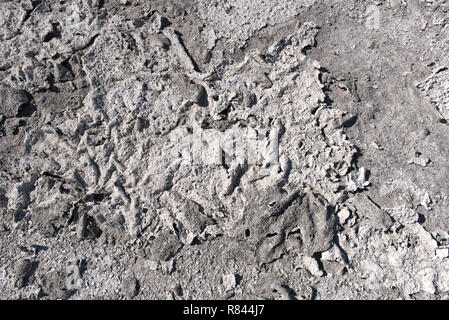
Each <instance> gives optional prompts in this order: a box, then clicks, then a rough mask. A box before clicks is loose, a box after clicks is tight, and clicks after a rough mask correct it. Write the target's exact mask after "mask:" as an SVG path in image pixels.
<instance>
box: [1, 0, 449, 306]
mask: <svg viewBox="0 0 449 320" xmlns="http://www.w3.org/2000/svg"><path fill="white" fill-rule="evenodd" d="M122 2H123V1H94V0H85V1H68V2H60V1H17V2H16V1H14V2H12V1H3V2H0V8H1V13H0V14H1V15H2V17H3V18H4V19H3V21H4V22H3V25H2V26H1V28H0V39H1V40H2V43H4V45H3V46H2V47H1V48H0V81H1V83H0V99H1V101H0V125H1V126H2V131H1V136H0V152H1V161H2V164H1V166H0V170H1V171H0V212H1V219H2V220H1V221H0V222H1V223H2V225H3V229H2V231H0V232H1V233H0V238H1V242H2V245H1V250H0V257H1V260H0V261H1V263H0V273H1V274H2V277H1V278H0V287H1V288H2V292H3V293H2V297H3V298H18V297H23V298H35V297H39V298H73V299H80V298H82V299H88V298H128V299H131V298H137V299H139V298H152V299H167V298H168V299H172V298H175V299H182V298H194V299H195V298H207V299H210V298H232V297H236V298H275V299H278V298H297V299H312V298H373V297H375V298H381V297H383V298H397V297H402V298H409V297H421V298H445V297H447V293H448V291H449V287H448V280H449V272H448V270H449V265H448V264H449V260H448V252H447V251H448V249H447V245H448V244H449V243H448V238H447V236H448V235H447V229H445V225H444V224H443V225H441V228H439V229H438V228H435V226H431V227H432V228H433V231H434V232H433V233H432V232H430V231H429V230H427V229H428V228H429V227H428V226H426V225H425V224H424V222H423V214H422V212H423V211H422V210H421V209H422V208H425V210H428V211H431V210H432V207H433V206H438V209H437V208H435V209H436V210H435V211H436V212H440V211H437V210H441V209H444V208H445V206H446V205H447V195H446V198H445V196H444V191H443V190H442V193H441V194H438V200H437V197H435V196H434V194H429V191H427V189H426V188H424V187H423V188H419V187H415V186H413V185H411V187H410V188H411V191H409V196H410V197H411V198H412V199H411V200H409V201H405V200H404V201H402V202H395V204H394V205H387V206H381V205H379V204H378V203H377V202H375V201H374V200H373V199H372V197H374V198H376V197H377V194H376V193H375V192H374V191H370V189H371V186H372V185H371V183H370V179H369V178H370V171H369V170H370V169H371V168H367V169H368V170H367V169H365V168H364V166H363V165H362V164H360V163H359V161H358V160H359V158H360V157H362V160H363V153H364V152H365V150H366V149H367V148H368V147H366V145H362V144H361V145H360V146H358V145H357V143H356V142H354V140H356V141H357V139H358V141H361V140H362V138H357V137H354V134H352V135H351V136H352V137H353V138H348V135H347V133H346V131H347V130H348V129H349V130H350V129H351V127H353V126H354V122H356V121H357V115H354V114H352V113H350V112H348V111H347V110H348V109H350V108H349V107H348V105H349V106H352V105H353V104H360V103H364V100H363V99H364V96H363V94H364V92H363V89H362V90H361V89H360V88H359V89H358V87H357V84H356V81H354V79H346V78H345V77H342V76H339V75H333V74H332V72H331V71H329V70H328V66H327V65H326V66H324V65H323V63H324V64H326V63H327V61H317V60H316V59H314V58H312V57H311V56H310V55H309V51H310V50H312V48H314V47H315V46H316V45H317V37H318V35H319V33H320V32H325V31H326V30H324V31H323V30H322V29H321V27H320V26H319V25H318V24H316V23H315V22H312V21H308V20H306V21H301V22H300V21H295V19H298V17H299V16H301V13H302V12H307V11H308V10H311V12H314V11H313V8H314V6H316V7H319V6H322V5H323V4H321V3H320V1H304V3H301V1H281V2H279V1H276V2H274V1H266V2H264V1H227V2H226V4H225V3H224V2H222V1H213V2H210V1H194V2H192V3H191V4H190V7H189V6H188V5H186V4H185V3H182V2H179V3H178V2H177V1H173V3H170V5H164V6H162V5H160V4H159V3H158V2H157V1H155V2H154V3H149V2H144V1H142V2H140V1H128V2H127V1H124V2H123V3H122ZM393 2H394V1H393ZM337 3H338V5H336V6H343V7H345V6H348V8H351V5H350V4H341V3H339V2H337ZM390 5H391V3H390ZM362 8H363V7H362ZM393 8H394V7H393ZM444 8H445V7H444V6H443V7H442V8H440V9H441V10H443V9H444ZM353 9H354V7H352V9H351V10H353ZM357 10H361V9H360V8H358V9H357ZM317 12H320V10H319V9H317ZM361 12H363V10H361ZM323 14H324V13H323ZM362 18H363V14H362V15H361V16H360V19H362ZM361 21H363V19H362V20H361ZM182 26H185V27H186V29H185V30H184V29H183V28H182ZM192 26H195V27H196V26H197V27H198V31H197V32H198V34H196V33H192V34H190V36H189V33H190V32H191V29H189V28H192ZM277 26H280V27H279V30H280V34H279V35H276V36H274V35H272V34H271V35H270V34H269V35H268V36H267V38H269V39H266V40H265V41H262V40H259V41H257V40H255V41H254V42H252V41H253V39H256V38H257V37H261V34H263V32H265V31H267V30H270V28H276V27H277ZM443 26H444V25H443ZM446 29H447V28H446ZM267 32H268V33H269V32H270V31H267ZM273 33H275V32H273ZM195 41H197V42H198V47H197V48H194V47H192V43H194V42H195ZM251 43H253V45H251ZM248 44H250V45H249V47H248ZM318 46H319V44H318ZM198 48H203V50H204V54H200V53H198ZM224 48H226V49H224ZM314 54H315V55H316V53H314ZM420 76H421V75H420ZM423 78H424V77H420V80H419V81H416V82H415V84H414V86H415V89H416V90H420V91H422V92H423V93H424V94H423V97H422V99H427V98H428V101H429V102H430V103H431V104H432V108H434V109H433V110H432V111H429V112H430V113H431V112H438V113H439V114H440V115H441V117H442V119H446V120H447V119H448V117H449V115H448V101H447V91H448V90H447V89H448V88H447V87H448V86H447V84H448V77H447V67H440V68H438V69H436V70H435V71H434V72H433V73H431V74H430V75H428V76H427V77H426V78H424V80H422V79H423ZM416 87H417V88H416ZM333 91H335V92H338V94H337V95H335V96H334V95H332V96H331V95H330V93H333ZM342 91H343V92H344V93H341V92H342ZM331 97H332V98H333V99H335V100H332V99H331ZM430 103H429V104H430ZM346 104H348V105H346ZM435 110H436V111H435ZM393 122H394V120H393ZM442 122H444V121H440V122H439V124H440V125H444V123H442ZM444 129H445V130H447V128H444ZM216 137H221V138H222V139H224V138H226V139H225V140H223V141H224V142H223V141H222V143H221V144H218V145H214V144H213V143H214V141H213V138H216ZM211 139H212V140H211ZM373 145H374V146H375V147H376V148H377V149H378V150H382V148H383V147H382V146H379V145H378V144H377V143H376V142H374V141H373ZM370 148H372V146H371V147H370ZM426 154H427V152H426ZM426 154H423V153H422V152H421V151H418V150H415V152H414V153H413V154H412V159H411V160H410V158H407V159H405V160H404V163H406V162H407V161H408V163H409V165H413V166H416V167H423V168H425V167H427V166H428V165H429V164H430V163H431V160H430V158H429V157H428V156H431V158H433V155H431V154H428V155H426ZM373 165H375V164H373ZM378 176H382V173H381V172H380V173H378ZM376 181H378V180H376ZM405 185H407V180H406V179H403V180H395V181H391V182H389V184H387V185H386V186H385V188H391V189H392V190H398V189H399V188H403V187H404V186H405ZM377 187H381V188H383V187H384V186H383V184H379V185H377ZM373 188H376V185H374V186H373ZM370 192H371V193H370ZM382 192H383V194H385V193H386V192H385V190H383V191H382V189H381V193H382ZM431 193H432V192H431ZM417 198H419V199H418V200H419V201H418V202H417ZM416 202H417V203H416ZM437 234H438V236H437ZM8 243H9V245H7V244H8ZM11 243H18V245H11Z"/></svg>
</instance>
